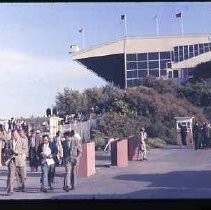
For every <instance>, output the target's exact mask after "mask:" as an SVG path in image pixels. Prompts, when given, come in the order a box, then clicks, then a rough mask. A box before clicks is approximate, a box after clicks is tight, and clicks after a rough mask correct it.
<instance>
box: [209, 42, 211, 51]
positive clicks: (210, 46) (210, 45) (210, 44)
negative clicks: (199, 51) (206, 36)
mask: <svg viewBox="0 0 211 210" xmlns="http://www.w3.org/2000/svg"><path fill="white" fill-rule="evenodd" d="M209 50H210V51H211V43H209Z"/></svg>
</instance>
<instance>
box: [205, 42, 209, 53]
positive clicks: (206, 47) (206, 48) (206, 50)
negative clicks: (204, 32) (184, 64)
mask: <svg viewBox="0 0 211 210" xmlns="http://www.w3.org/2000/svg"><path fill="white" fill-rule="evenodd" d="M204 52H209V44H208V43H204Z"/></svg>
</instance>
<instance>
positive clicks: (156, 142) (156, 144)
mask: <svg viewBox="0 0 211 210" xmlns="http://www.w3.org/2000/svg"><path fill="white" fill-rule="evenodd" d="M146 144H147V145H148V146H149V147H150V148H162V147H164V146H165V145H166V142H165V141H164V140H162V139H160V138H147V139H146Z"/></svg>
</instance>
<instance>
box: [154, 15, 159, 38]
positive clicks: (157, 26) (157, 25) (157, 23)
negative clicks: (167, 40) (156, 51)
mask: <svg viewBox="0 0 211 210" xmlns="http://www.w3.org/2000/svg"><path fill="white" fill-rule="evenodd" d="M155 22H156V35H157V36H159V22H158V16H157V15H156V18H155Z"/></svg>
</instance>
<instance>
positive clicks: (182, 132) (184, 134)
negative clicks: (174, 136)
mask: <svg viewBox="0 0 211 210" xmlns="http://www.w3.org/2000/svg"><path fill="white" fill-rule="evenodd" d="M178 126H179V128H180V135H181V140H182V145H183V146H186V145H187V141H186V138H187V127H186V126H185V125H182V124H181V123H179V125H178Z"/></svg>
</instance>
